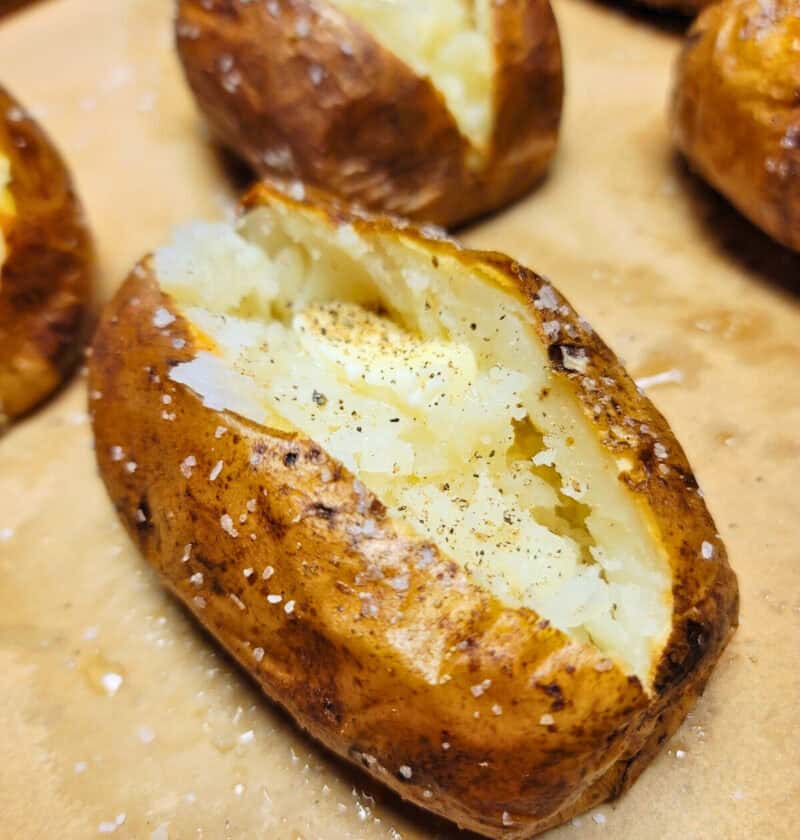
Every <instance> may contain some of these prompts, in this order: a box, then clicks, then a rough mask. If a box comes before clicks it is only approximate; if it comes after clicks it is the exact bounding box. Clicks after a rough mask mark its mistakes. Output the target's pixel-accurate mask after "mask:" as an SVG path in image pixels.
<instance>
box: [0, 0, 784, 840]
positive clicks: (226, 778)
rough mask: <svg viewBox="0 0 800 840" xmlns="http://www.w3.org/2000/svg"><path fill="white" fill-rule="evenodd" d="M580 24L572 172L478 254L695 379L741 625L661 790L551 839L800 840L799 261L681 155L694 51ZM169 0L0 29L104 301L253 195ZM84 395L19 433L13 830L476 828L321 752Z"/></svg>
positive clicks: (6, 728)
mask: <svg viewBox="0 0 800 840" xmlns="http://www.w3.org/2000/svg"><path fill="white" fill-rule="evenodd" d="M556 12H557V15H558V18H559V23H560V25H561V31H562V38H563V42H564V49H565V59H566V69H567V84H568V98H567V104H566V112H565V120H564V126H563V134H562V145H561V149H560V152H559V156H558V160H557V163H556V165H555V167H554V169H553V172H552V175H551V177H550V178H549V179H548V181H547V182H546V183H545V184H544V185H543V187H542V188H541V189H540V190H539V191H538V192H536V193H535V194H533V195H531V196H530V197H529V198H528V199H527V200H526V201H524V202H522V203H520V204H518V205H516V206H515V207H513V208H511V209H510V210H508V211H507V212H506V213H504V214H501V215H498V216H496V217H494V218H493V219H490V220H488V221H486V222H484V223H483V224H482V225H480V226H478V227H476V228H473V229H471V230H470V231H468V232H466V234H465V239H466V240H467V242H468V243H469V244H471V245H476V246H483V247H489V248H495V249H498V250H502V251H506V252H508V253H510V254H512V255H514V256H515V257H517V258H518V259H520V261H522V262H524V263H526V264H528V265H530V266H531V267H533V268H535V269H537V270H539V271H540V272H542V273H545V274H547V275H548V276H549V277H550V278H551V279H552V280H553V282H554V283H555V284H556V285H557V286H559V287H560V288H561V289H562V290H563V291H564V293H565V294H566V295H567V296H568V297H570V298H571V300H572V301H573V303H574V304H575V305H576V306H577V308H578V310H579V311H581V312H582V314H584V315H585V316H586V317H587V318H588V319H589V320H591V321H592V323H593V325H594V326H595V328H596V329H597V330H598V331H599V332H600V333H601V334H602V335H603V336H604V337H605V338H606V340H607V341H608V342H609V343H610V344H611V345H612V347H613V348H614V349H615V350H616V351H617V353H618V354H619V355H621V356H622V357H623V358H624V359H625V360H626V361H627V363H628V365H629V368H630V370H631V371H632V373H633V374H634V375H636V376H653V375H658V374H666V377H665V378H666V379H667V380H670V379H672V380H675V381H672V382H667V384H660V385H654V386H653V387H652V388H651V390H650V394H651V396H652V397H653V399H654V400H655V401H656V403H657V404H658V406H659V407H660V408H661V409H662V410H663V411H664V413H665V414H666V415H667V417H668V418H669V420H670V422H671V423H672V425H673V428H674V429H675V432H676V433H677V435H678V437H679V438H680V439H681V441H682V442H683V444H684V446H685V448H686V449H687V452H688V454H689V457H690V459H691V460H692V462H693V464H694V466H695V468H696V471H697V475H698V478H699V480H700V482H701V485H702V486H703V488H704V489H705V491H706V495H707V499H708V503H709V506H710V508H711V511H712V513H713V514H714V516H715V517H716V519H717V523H718V527H719V529H720V532H721V534H722V536H723V538H724V539H725V541H726V543H727V545H728V548H729V551H730V556H731V561H732V563H733V565H734V567H735V569H736V570H737V572H738V574H739V579H740V584H741V591H742V617H741V618H742V623H741V628H740V630H739V632H738V634H737V636H736V637H735V639H734V641H733V643H732V644H731V646H730V648H729V649H728V651H727V652H726V654H725V655H724V656H723V658H722V660H721V661H720V664H719V666H718V668H717V671H716V673H715V675H714V676H713V678H712V681H711V684H710V686H709V688H708V690H707V692H706V695H705V696H704V698H703V699H702V701H701V703H700V705H699V706H698V708H697V709H696V711H695V712H694V713H693V714H692V715H691V718H690V719H689V720H688V721H687V723H686V724H685V725H684V726H683V728H682V729H681V730H680V732H679V733H678V734H677V735H676V737H675V738H674V739H673V740H672V742H671V743H670V744H669V745H668V749H667V750H665V751H664V752H663V753H662V755H661V756H660V757H659V758H658V759H657V760H656V761H655V762H654V764H653V765H652V767H651V768H650V769H649V770H648V771H647V772H646V773H645V775H644V776H643V777H642V779H641V780H640V781H639V782H638V783H637V785H636V786H635V787H634V789H633V790H632V791H631V792H630V793H629V794H627V795H626V796H625V797H624V798H623V799H622V800H621V801H619V802H617V803H614V804H613V805H607V806H603V807H602V808H600V809H598V810H597V811H595V812H594V813H593V815H586V816H584V817H583V818H582V819H581V820H579V821H577V824H573V825H567V826H565V827H562V828H561V829H558V830H556V831H554V832H552V834H551V835H549V836H550V837H553V838H565V840H566V839H567V838H573V837H575V838H579V837H584V836H585V837H603V836H605V837H609V838H611V837H613V838H622V840H626V838H647V840H657V838H659V839H663V840H670V838H682V840H683V838H687V840H689V839H690V840H700V838H709V840H711V839H712V838H713V840H717V838H765V840H766V839H767V838H769V840H772V838H796V837H799V836H800V678H799V677H798V673H800V541H799V540H798V533H797V532H798V525H800V480H799V479H798V465H800V372H798V371H799V370H800V298H799V297H798V296H799V295H800V259H798V258H797V257H795V256H792V255H790V254H789V253H787V252H785V251H783V250H781V249H780V248H778V247H777V246H774V245H772V244H771V243H770V242H769V241H768V240H767V239H766V238H764V237H762V236H761V235H760V234H758V233H757V232H755V231H754V230H752V229H751V228H750V227H749V225H748V224H747V223H746V222H744V221H743V220H741V219H740V218H739V217H738V216H737V215H736V214H735V213H734V212H733V211H732V210H730V209H729V208H728V207H727V206H726V205H725V204H724V202H722V201H720V200H719V199H717V198H716V197H715V196H714V195H713V194H711V193H710V192H709V191H708V190H706V189H705V188H703V187H702V186H701V185H699V184H698V183H697V182H696V181H695V180H694V179H693V178H691V177H690V176H689V175H687V174H686V173H685V171H684V170H683V168H682V166H681V165H680V164H679V162H678V161H677V160H676V159H675V158H674V156H673V154H672V151H671V149H670V145H669V142H668V134H667V129H666V126H665V110H666V98H667V90H668V85H669V76H670V69H671V64H672V60H673V58H674V55H675V53H676V50H677V49H678V46H679V43H680V35H679V34H678V33H677V32H676V31H674V30H671V29H668V28H665V27H664V26H663V25H662V26H659V25H658V23H657V22H653V21H648V20H635V19H634V18H631V17H629V16H626V15H625V14H624V13H623V12H621V11H620V10H618V9H615V8H613V7H611V6H606V5H602V4H593V3H590V2H579V0H556ZM171 13H172V3H171V2H169V0H51V1H50V2H40V3H37V4H34V5H33V6H31V7H28V8H27V9H25V10H23V11H20V12H16V13H15V14H13V15H11V16H9V17H6V18H3V19H0V79H2V81H3V82H4V83H6V84H7V85H8V86H9V87H10V88H11V89H12V91H14V92H15V94H16V95H17V96H18V97H19V98H20V99H22V101H23V102H24V103H25V104H27V105H28V106H29V107H30V108H31V109H32V110H33V111H34V113H35V114H37V115H38V116H39V117H40V118H41V120H42V122H43V124H44V125H45V126H46V128H47V129H48V130H49V131H50V132H51V134H52V135H53V136H54V138H56V140H57V142H58V144H59V146H60V147H61V149H62V151H63V152H64V154H65V155H66V157H67V158H68V160H69V162H70V164H71V167H72V169H73V172H74V175H75V178H76V180H77V182H78V185H79V187H80V190H81V193H82V195H83V197H84V200H85V202H86V204H87V207H88V211H89V216H90V218H91V222H92V224H93V228H94V232H95V235H96V240H97V244H98V249H99V256H100V287H101V288H100V296H101V297H102V298H107V297H108V296H109V295H110V294H111V293H112V292H113V290H114V289H115V288H116V287H117V286H118V285H119V283H120V282H121V281H122V279H123V277H124V274H125V273H126V271H127V269H128V268H129V267H130V266H131V264H132V263H133V261H134V260H135V259H136V258H137V257H138V256H139V255H140V254H141V253H143V252H144V251H146V250H148V249H150V248H152V247H153V246H154V245H157V244H158V243H160V242H161V241H162V240H163V239H164V237H165V235H166V234H167V232H168V230H169V228H170V226H171V225H173V224H174V223H177V222H179V221H182V220H186V219H189V218H191V217H208V218H215V217H220V216H221V215H223V214H225V213H229V212H231V208H232V207H233V202H232V197H233V195H234V190H233V187H232V185H231V183H230V180H229V178H228V177H227V175H226V173H225V171H224V170H223V168H222V165H221V163H220V159H219V157H218V156H217V155H216V154H215V153H214V152H213V151H211V150H210V148H209V146H208V144H207V139H206V135H205V132H204V130H203V127H202V124H201V121H200V119H199V118H198V117H197V115H196V114H195V111H194V108H193V105H192V103H191V101H190V99H189V97H188V94H187V92H186V90H185V88H184V85H183V82H182V79H181V76H180V73H179V68H178V65H177V61H176V59H175V56H174V54H173V52H172V46H171V43H172V38H171V27H170V18H171ZM662 378H664V377H662ZM85 390H86V389H85V381H84V380H83V379H82V378H78V380H76V381H75V382H74V383H73V384H72V385H71V386H70V387H69V388H68V389H67V390H66V391H65V392H64V393H63V394H62V395H61V396H59V397H58V398H57V399H56V400H55V401H54V402H53V403H52V404H50V405H49V406H47V407H46V408H45V409H44V410H42V411H40V412H39V413H37V414H36V415H34V416H33V417H31V418H29V419H27V420H26V421H24V422H22V423H20V424H19V425H18V426H17V427H15V428H13V429H12V431H11V432H9V433H8V434H7V435H6V436H5V437H3V438H2V439H0V837H3V838H6V837H8V838H33V837H37V838H38V837H41V838H55V837H58V838H64V839H65V840H69V839H70V838H83V837H92V836H95V835H98V834H99V833H100V830H101V824H103V825H102V828H103V829H105V830H110V829H112V828H113V829H114V836H115V837H121V838H134V837H135V838H154V840H165V839H166V838H171V840H175V838H189V837H193V838H194V837H205V838H228V837H230V838H255V837H261V838H278V839H279V840H283V838H287V840H295V838H304V840H312V838H324V840H339V838H367V840H371V838H395V839H396V838H399V837H402V838H407V839H408V840H411V838H423V837H440V838H445V837H454V836H456V835H457V832H455V831H454V830H452V829H450V828H448V827H447V826H443V825H442V824H440V823H437V822H434V821H432V820H430V819H428V818H426V817H423V816H420V815H419V814H418V813H417V812H411V811H410V810H409V809H407V808H405V807H404V806H402V805H400V804H399V803H398V802H397V800H395V799H394V798H393V797H391V796H389V795H387V794H384V793H382V792H381V791H380V790H379V789H377V788H376V786H374V785H372V784H371V783H370V782H368V781H366V780H365V779H364V778H363V777H361V776H359V775H358V774H357V773H355V772H353V771H351V770H350V769H349V768H347V767H345V766H344V765H343V764H341V763H340V762H338V761H336V760H334V759H332V758H330V757H329V756H327V755H326V754H324V753H322V752H321V751H320V750H319V749H317V748H316V747H315V746H314V745H313V744H312V743H311V742H310V741H308V740H307V739H306V738H304V737H303V736H302V735H301V734H299V733H298V732H297V731H296V730H295V729H294V727H293V726H292V725H291V723H290V722H289V721H288V720H287V719H286V718H285V716H284V715H282V714H281V713H279V712H277V711H275V710H274V709H273V708H272V707H271V706H270V704H269V703H268V702H267V701H265V700H264V699H263V698H262V697H261V695H260V694H259V693H258V691H256V690H255V689H254V687H253V686H252V685H251V684H250V683H249V682H248V680H247V679H246V678H245V677H244V676H242V675H241V674H240V673H239V672H238V671H237V670H236V669H235V668H234V667H233V666H232V665H231V664H230V663H229V662H228V661H227V660H226V658H225V657H224V656H222V655H221V654H220V653H219V652H218V651H217V650H216V649H215V648H214V647H213V646H212V645H211V643H210V642H208V641H207V639H206V638H205V637H204V636H203V635H202V633H201V632H199V631H198V630H196V628H195V627H194V625H193V624H191V623H190V622H189V621H188V619H187V618H186V617H185V615H184V614H183V612H182V611H181V610H180V609H179V608H178V607H177V606H176V605H175V604H174V603H173V602H172V601H171V600H170V599H169V598H168V597H166V596H165V595H164V594H163V593H162V592H161V590H160V588H159V586H158V584H157V582H156V580H155V578H154V576H153V574H151V573H150V571H149V568H148V567H147V566H146V564H145V563H144V562H143V561H142V560H141V559H140V558H139V557H138V555H137V554H136V552H135V551H134V550H133V549H132V546H131V545H130V544H129V542H128V539H127V537H126V535H125V534H124V533H123V530H122V528H121V526H120V525H119V524H118V523H117V521H116V518H115V515H114V512H113V510H112V509H111V506H110V504H109V502H108V501H107V499H106V495H105V493H104V490H103V487H102V486H101V483H100V481H99V479H98V478H97V476H96V473H95V468H94V461H93V455H92V449H91V434H90V430H89V426H88V423H87V416H86V413H85V404H86V393H85ZM108 674H118V675H119V676H120V677H121V678H122V681H121V683H120V682H119V681H118V680H116V681H115V680H114V678H113V677H112V678H111V680H109V679H108V678H107V677H106V679H105V682H104V676H105V675H108ZM114 689H116V690H115V691H114ZM112 692H113V693H112Z"/></svg>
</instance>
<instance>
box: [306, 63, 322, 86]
mask: <svg viewBox="0 0 800 840" xmlns="http://www.w3.org/2000/svg"><path fill="white" fill-rule="evenodd" d="M308 78H309V79H310V80H311V84H312V85H314V86H315V87H316V86H317V85H319V84H320V83H321V82H322V80H323V79H324V78H325V70H324V69H323V68H322V67H320V66H319V64H312V65H311V66H310V67H309V68H308Z"/></svg>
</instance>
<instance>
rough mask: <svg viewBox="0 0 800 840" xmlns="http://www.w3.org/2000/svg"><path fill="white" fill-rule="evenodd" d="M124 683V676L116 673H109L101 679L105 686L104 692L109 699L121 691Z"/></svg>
mask: <svg viewBox="0 0 800 840" xmlns="http://www.w3.org/2000/svg"><path fill="white" fill-rule="evenodd" d="M122 681H123V680H122V676H121V675H120V674H117V673H115V672H114V671H109V672H108V673H107V674H103V676H102V677H100V683H101V685H102V686H103V690H104V691H105V693H106V694H107V695H108V696H109V697H113V696H114V695H115V694H116V693H117V692H118V691H119V689H120V686H121V685H122Z"/></svg>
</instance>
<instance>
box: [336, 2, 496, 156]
mask: <svg viewBox="0 0 800 840" xmlns="http://www.w3.org/2000/svg"><path fill="white" fill-rule="evenodd" d="M332 2H333V5H334V6H336V7H337V8H338V9H339V10H340V11H342V12H344V13H345V14H347V15H348V16H349V17H350V18H352V19H354V20H355V21H357V22H358V23H359V24H360V25H361V26H363V27H364V28H365V29H366V30H367V31H368V32H369V33H370V34H371V35H372V36H373V37H374V38H375V39H376V40H377V41H378V42H379V43H380V44H382V45H383V46H384V47H386V48H387V49H388V50H389V51H390V52H392V53H394V54H395V55H396V56H397V57H398V58H400V59H401V60H402V61H404V62H405V63H406V64H408V65H409V66H410V67H411V68H412V69H413V70H414V71H415V72H416V73H417V75H419V76H427V77H428V78H429V79H430V80H431V81H432V82H433V85H434V87H435V88H436V89H437V90H438V91H439V92H440V93H441V94H442V95H443V96H444V99H445V102H446V103H447V107H448V108H449V110H450V113H451V114H452V115H453V117H454V119H455V120H456V122H457V123H458V126H459V128H460V130H461V133H462V134H463V135H464V136H465V137H467V139H468V140H470V142H471V143H472V144H473V145H474V146H475V147H476V148H477V149H478V150H479V151H483V150H485V148H486V146H487V145H488V142H489V132H490V130H491V107H492V101H491V100H492V71H493V58H492V44H491V14H490V8H489V0H435V2H431V0H332Z"/></svg>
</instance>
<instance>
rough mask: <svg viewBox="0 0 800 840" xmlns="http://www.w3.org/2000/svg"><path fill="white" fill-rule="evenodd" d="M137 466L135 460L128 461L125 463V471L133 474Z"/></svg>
mask: <svg viewBox="0 0 800 840" xmlns="http://www.w3.org/2000/svg"><path fill="white" fill-rule="evenodd" d="M137 466H138V464H137V463H136V461H128V463H127V464H125V472H127V473H131V474H133V473H135V472H136V467H137Z"/></svg>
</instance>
